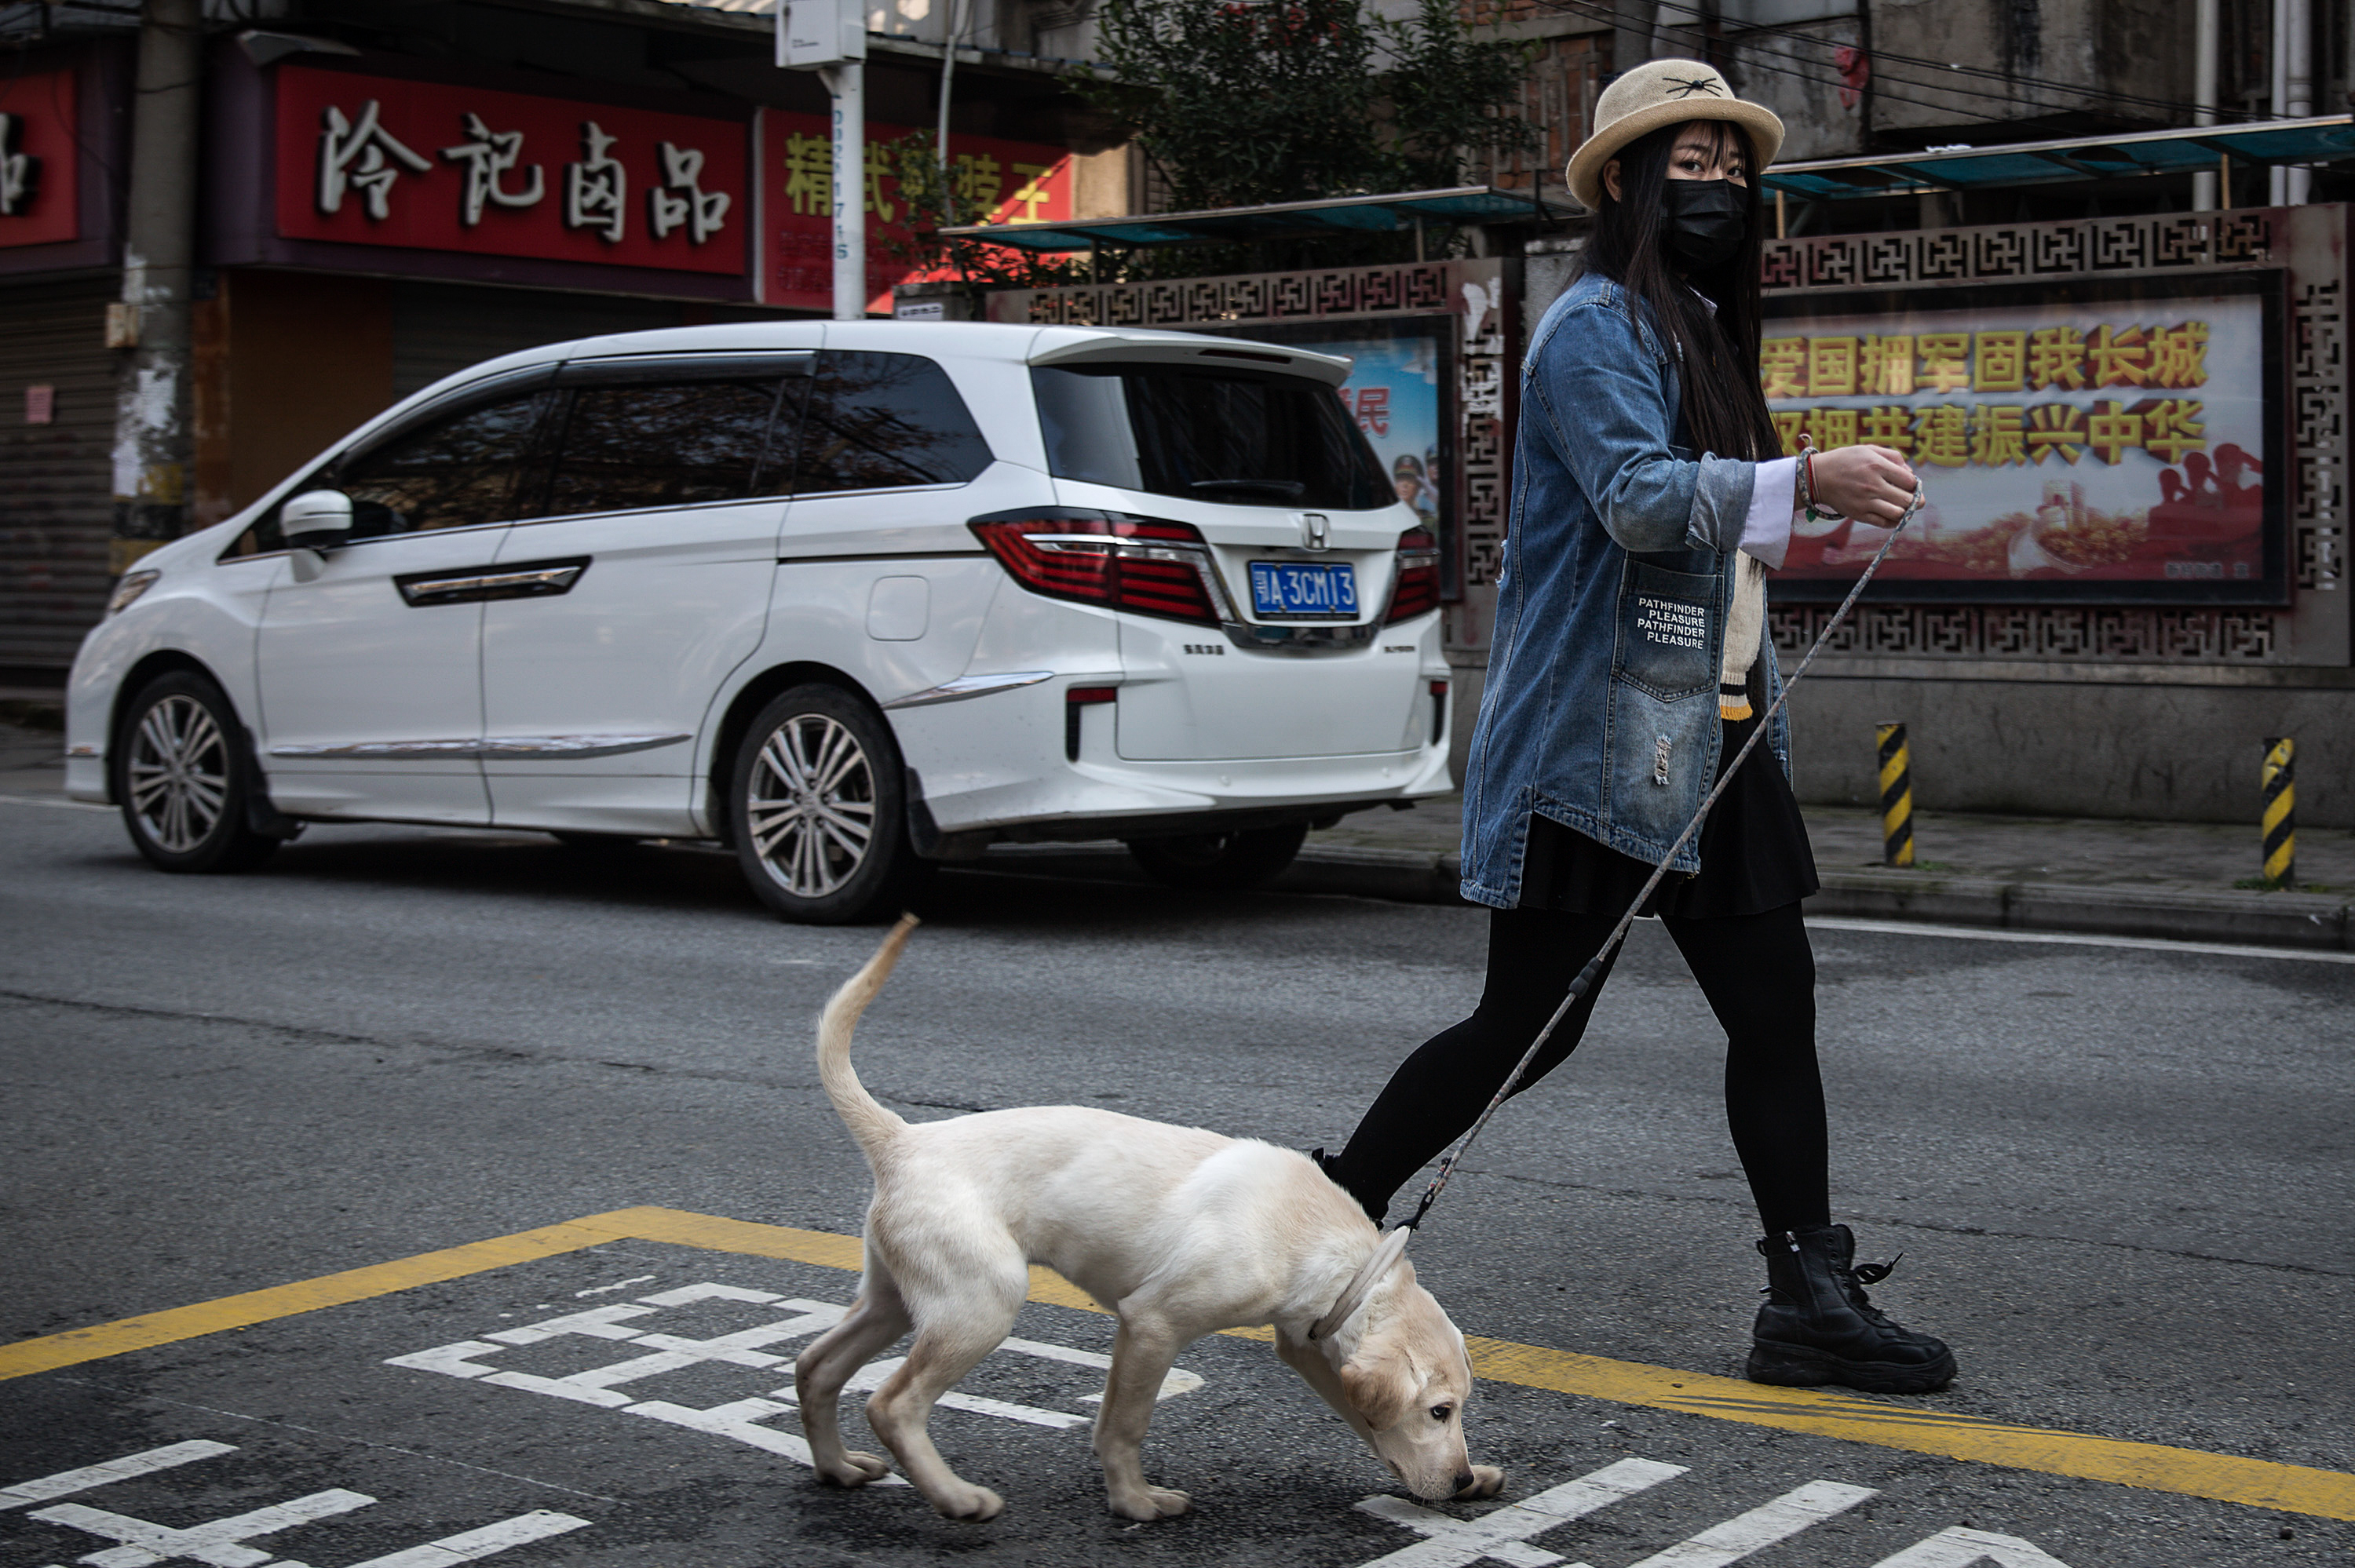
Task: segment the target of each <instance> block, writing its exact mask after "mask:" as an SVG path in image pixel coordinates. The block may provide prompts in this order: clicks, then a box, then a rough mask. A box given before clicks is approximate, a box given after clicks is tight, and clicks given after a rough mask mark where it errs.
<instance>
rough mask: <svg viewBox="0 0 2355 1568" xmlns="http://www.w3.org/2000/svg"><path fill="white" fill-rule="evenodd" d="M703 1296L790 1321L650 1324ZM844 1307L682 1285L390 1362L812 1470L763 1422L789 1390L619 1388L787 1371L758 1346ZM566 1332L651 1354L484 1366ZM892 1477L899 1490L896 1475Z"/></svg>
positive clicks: (1068, 1417) (791, 1443) (1055, 1422)
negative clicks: (725, 1398)
mask: <svg viewBox="0 0 2355 1568" xmlns="http://www.w3.org/2000/svg"><path fill="white" fill-rule="evenodd" d="M707 1301H741V1302H747V1303H751V1304H754V1305H760V1306H772V1307H783V1308H786V1309H787V1310H789V1311H792V1312H794V1314H795V1315H794V1316H793V1317H790V1318H781V1319H774V1320H773V1321H770V1322H767V1323H762V1324H758V1325H755V1326H754V1327H751V1328H749V1329H740V1330H737V1331H735V1332H734V1333H730V1334H719V1335H715V1336H713V1337H711V1338H709V1339H700V1340H695V1339H687V1338H684V1337H681V1336H679V1335H676V1334H665V1333H657V1332H653V1331H650V1326H649V1325H647V1324H646V1323H645V1322H644V1321H643V1319H646V1318H648V1317H650V1316H653V1315H655V1313H657V1312H658V1311H660V1310H661V1309H662V1308H670V1307H686V1306H692V1305H695V1304H696V1303H698V1302H707ZM848 1310H849V1308H848V1307H847V1305H845V1304H843V1303H839V1302H831V1301H808V1300H802V1299H798V1298H794V1299H787V1298H783V1297H779V1296H776V1295H773V1294H772V1293H770V1292H768V1291H764V1290H745V1289H742V1288H740V1287H736V1286H732V1285H713V1284H697V1285H686V1286H680V1287H676V1288H673V1289H670V1290H665V1291H661V1292H658V1293H656V1294H655V1295H651V1296H643V1297H640V1298H638V1299H637V1300H636V1301H634V1302H616V1303H613V1304H612V1305H609V1306H604V1307H592V1308H587V1309H585V1310H582V1311H579V1312H568V1313H565V1314H563V1315H562V1316H560V1317H556V1318H549V1319H543V1320H541V1321H539V1322H537V1323H527V1324H524V1325H522V1326H521V1327H519V1328H514V1329H502V1330H498V1331H497V1332H496V1333H493V1334H489V1335H487V1336H485V1338H483V1339H480V1340H458V1341H457V1342H455V1343H453V1344H447V1345H436V1346H433V1347H432V1349H430V1350H423V1351H412V1352H410V1354H407V1355H400V1356H392V1357H389V1358H388V1359H387V1361H386V1362H385V1364H386V1365H388V1366H396V1367H407V1368H409V1369H410V1370H412V1371H416V1372H439V1373H441V1374H442V1376H444V1377H454V1378H462V1379H465V1380H468V1381H479V1382H482V1383H488V1384H493V1385H496V1386H497V1387H500V1388H512V1389H517V1390H520V1391H521V1392H524V1393H539V1394H547V1395H549V1396H551V1397H554V1398H558V1399H568V1400H571V1401H574V1402H575V1403H578V1404H592V1405H596V1406H599V1407H601V1408H603V1409H608V1410H616V1411H619V1412H621V1413H622V1414H625V1415H643V1416H645V1417H647V1418H648V1419H650V1420H655V1421H663V1422H667V1423H669V1424H670V1425H674V1426H684V1427H687V1428H688V1429H689V1430H691V1431H697V1432H705V1433H709V1434H712V1435H714V1436H721V1437H728V1438H730V1439H733V1440H734V1441H736V1442H739V1443H745V1444H749V1445H751V1446H753V1447H755V1448H759V1449H761V1450H762V1451H763V1452H766V1453H771V1454H777V1455H781V1456H783V1457H786V1458H790V1459H794V1460H796V1461H798V1462H799V1463H802V1464H805V1465H807V1464H810V1463H812V1459H811V1456H810V1451H809V1445H808V1443H807V1442H805V1440H804V1439H803V1438H802V1437H800V1436H797V1435H795V1434H794V1433H790V1432H783V1431H779V1430H777V1429H776V1428H774V1427H771V1426H767V1425H762V1423H764V1422H765V1421H767V1420H768V1419H769V1418H770V1417H772V1416H775V1415H781V1414H785V1413H786V1412H788V1411H791V1410H793V1409H794V1407H795V1404H796V1401H795V1399H794V1390H793V1387H792V1385H790V1384H788V1385H786V1386H784V1387H783V1388H776V1389H771V1390H769V1391H767V1392H765V1393H761V1394H758V1395H756V1396H753V1397H751V1398H745V1399H738V1400H732V1401H730V1402H729V1403H727V1404H719V1405H714V1406H712V1407H710V1408H709V1409H701V1410H698V1409H696V1408H694V1407H692V1406H689V1405H683V1404H674V1403H673V1402H671V1401H669V1400H665V1399H640V1398H638V1397H637V1396H636V1395H635V1394H634V1393H622V1392H619V1391H620V1390H621V1388H622V1387H623V1385H625V1384H628V1383H636V1382H639V1381H641V1380H643V1379H645V1378H651V1377H656V1376H660V1375H661V1374H663V1373H666V1372H677V1371H680V1370H682V1369H684V1368H687V1367H690V1366H696V1365H702V1364H710V1363H720V1364H726V1365H732V1366H741V1367H746V1368H749V1369H752V1370H755V1371H767V1370H770V1369H773V1368H775V1367H777V1366H780V1365H782V1364H783V1362H784V1361H786V1360H787V1358H786V1357H784V1356H783V1355H775V1354H772V1353H770V1352H769V1351H767V1350H766V1349H764V1348H763V1347H766V1346H770V1345H774V1344H777V1343H779V1342H780V1341H783V1340H794V1339H800V1338H802V1337H804V1336H805V1335H810V1334H815V1333H818V1332H821V1331H823V1330H826V1329H830V1328H832V1327H833V1326H834V1325H835V1324H837V1323H838V1322H840V1321H841V1320H842V1318H843V1315H844V1314H845V1313H846V1312H847V1311H848ZM568 1335H572V1336H579V1337H581V1338H584V1339H590V1340H611V1341H619V1342H622V1343H626V1344H630V1345H633V1346H635V1347H637V1348H638V1349H639V1350H641V1351H645V1352H647V1353H645V1354H641V1355H636V1356H633V1357H631V1358H630V1359H629V1360H627V1361H613V1362H610V1363H608V1364H606V1365H603V1366H595V1367H588V1368H585V1369H583V1370H581V1371H579V1372H570V1373H567V1374H566V1375H564V1376H562V1377H548V1376H542V1375H540V1374H538V1373H534V1372H513V1371H508V1370H506V1369H503V1368H501V1367H499V1366H497V1365H496V1364H494V1363H492V1362H490V1361H485V1360H484V1359H482V1358H485V1357H488V1356H493V1355H496V1354H497V1353H498V1352H499V1351H501V1350H502V1349H503V1348H504V1347H506V1346H511V1345H538V1344H545V1343H547V1342H548V1341H549V1340H558V1339H561V1338H564V1337H565V1336H568ZM998 1349H999V1350H1000V1351H1010V1352H1012V1353H1014V1354H1016V1355H1025V1356H1032V1357H1035V1358H1037V1359H1039V1360H1041V1361H1057V1362H1060V1363H1063V1364H1065V1365H1069V1366H1080V1367H1087V1368H1090V1369H1092V1370H1095V1371H1104V1370H1108V1369H1109V1368H1110V1367H1111V1365H1112V1358H1111V1357H1110V1356H1107V1355H1104V1354H1103V1353H1102V1352H1100V1351H1082V1350H1080V1349H1077V1348H1076V1347H1074V1346H1071V1345H1054V1344H1048V1343H1044V1342H1042V1341H1040V1340H1020V1339H1008V1340H1004V1341H1003V1342H1002V1343H1001V1344H1000V1345H999V1347H998ZM905 1360H906V1358H905V1357H892V1358H889V1359H887V1360H883V1361H870V1362H868V1364H867V1365H866V1366H864V1367H861V1368H860V1369H859V1370H858V1372H857V1373H856V1374H855V1375H854V1376H853V1377H852V1378H851V1379H850V1381H849V1382H848V1383H846V1384H845V1385H844V1389H843V1392H844V1393H863V1392H867V1391H870V1390H873V1389H875V1388H878V1387H880V1386H881V1385H882V1383H884V1381H885V1380H886V1379H888V1378H889V1377H890V1375H891V1374H892V1373H893V1372H897V1371H898V1370H899V1369H900V1366H901V1365H902V1364H903V1362H904V1361H905ZM1201 1386H1202V1377H1201V1374H1200V1373H1199V1372H1190V1371H1188V1370H1187V1369H1186V1368H1183V1367H1173V1368H1171V1369H1170V1371H1169V1372H1168V1374H1167V1376H1165V1377H1164V1378H1163V1379H1162V1383H1161V1389H1160V1392H1159V1393H1158V1394H1157V1395H1156V1397H1157V1398H1161V1399H1167V1398H1170V1397H1173V1396H1174V1395H1177V1394H1181V1393H1192V1392H1193V1391H1194V1390H1196V1389H1199V1388H1200V1387H1201ZM1080 1398H1081V1403H1083V1404H1084V1403H1087V1402H1089V1401H1094V1402H1098V1403H1101V1402H1102V1400H1103V1394H1102V1393H1093V1394H1083V1395H1082V1396H1080ZM939 1404H941V1406H942V1407H943V1408H944V1409H949V1410H960V1411H964V1412H966V1413H968V1414H975V1415H987V1416H991V1417H994V1418H996V1419H997V1420H1000V1421H1018V1422H1021V1423H1023V1424H1025V1425H1032V1426H1046V1427H1050V1428H1054V1429H1057V1430H1062V1431H1068V1430H1070V1429H1071V1428H1073V1427H1082V1426H1090V1425H1093V1424H1094V1417H1093V1416H1092V1415H1088V1414H1078V1413H1075V1412H1072V1411H1068V1410H1049V1409H1044V1408H1042V1407H1040V1406H1038V1405H1032V1404H1014V1403H1013V1402H1011V1401H1008V1400H1002V1399H990V1398H987V1397H986V1396H984V1395H981V1394H972V1393H958V1392H956V1391H954V1390H951V1391H950V1392H949V1393H944V1394H943V1395H942V1396H941V1398H940V1400H939ZM894 1480H895V1484H896V1478H894Z"/></svg>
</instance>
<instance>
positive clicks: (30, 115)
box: [0, 70, 81, 245]
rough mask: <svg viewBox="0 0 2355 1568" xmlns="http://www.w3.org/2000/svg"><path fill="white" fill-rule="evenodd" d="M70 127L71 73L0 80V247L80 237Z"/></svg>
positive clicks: (72, 123) (62, 72) (77, 197)
mask: <svg viewBox="0 0 2355 1568" xmlns="http://www.w3.org/2000/svg"><path fill="white" fill-rule="evenodd" d="M74 127H75V121H74V73H73V72H71V71H69V70H51V71H43V72H41V73H40V74H39V75H37V76H20V77H16V78H14V79H9V80H5V81H0V245H53V244H56V243H57V242H58V241H59V240H65V239H79V238H81V209H80V197H79V193H78V192H77V191H76V190H75V189H74V185H75V180H74V174H75V159H74V141H75V134H74Z"/></svg>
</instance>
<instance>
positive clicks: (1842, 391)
mask: <svg viewBox="0 0 2355 1568" xmlns="http://www.w3.org/2000/svg"><path fill="white" fill-rule="evenodd" d="M2278 288H2279V285H2278V281H2277V280H2275V279H2274V278H2273V277H2272V276H2271V275H2269V274H2254V275H2242V276H2238V277H2215V276H2211V277H2208V278H2204V279H2197V280H2192V279H2186V280H2169V281H2167V282H2166V283H2164V284H2158V285H2142V286H2139V287H2137V286H2134V285H2115V284H2114V285H2100V284H2082V283H2081V284H2077V285H2074V286H2073V287H2072V288H2071V289H2070V290H2069V293H2070V295H2071V297H2070V298H2068V299H2066V300H2055V299H2052V298H2051V293H2052V292H2053V291H2043V294H2042V297H2038V296H2036V295H2032V294H2027V293H2025V292H2024V291H2017V290H2007V291H1987V292H1986V293H1984V294H1973V293H1960V292H1957V291H1936V292H1928V291H1923V292H1920V293H1908V294H1904V295H1902V296H1897V297H1895V298H1894V299H1890V298H1888V297H1886V296H1883V297H1880V298H1877V299H1876V300H1875V304H1876V305H1880V306H1881V308H1877V309H1870V310H1862V311H1860V310H1858V309H1857V307H1856V303H1855V296H1853V295H1849V296H1845V297H1841V298H1838V299H1828V300H1788V299H1785V300H1775V299H1773V298H1771V297H1770V299H1769V302H1768V312H1769V319H1768V321H1767V323H1766V332H1765V342H1764V346H1763V349H1762V351H1761V354H1760V359H1759V368H1760V379H1761V381H1762V383H1763V384H1764V391H1765V394H1766V406H1767V409H1768V411H1769V413H1770V415H1771V416H1772V418H1773V419H1774V429H1775V433H1776V434H1777V435H1778V436H1779V437H1780V438H1781V440H1782V443H1783V450H1784V451H1785V452H1786V453H1789V452H1796V450H1799V440H1800V437H1801V435H1802V434H1803V433H1804V434H1806V436H1808V437H1810V438H1812V440H1813V441H1814V443H1815V445H1816V446H1817V448H1818V449H1820V450H1832V449H1834V448H1838V447H1843V446H1851V445H1855V444H1857V443H1859V442H1863V443H1868V444H1870V445H1876V446H1883V447H1889V448H1892V449H1894V450H1897V451H1899V452H1902V454H1904V456H1905V458H1906V459H1907V461H1910V462H1912V463H1913V467H1914V471H1916V472H1917V473H1919V474H1920V475H1921V476H1922V480H1923V485H1924V487H1925V489H1926V491H1927V493H1928V503H1927V504H1926V505H1925V506H1924V507H1923V510H1922V512H1921V514H1919V515H1918V516H1917V517H1916V519H1915V520H1914V521H1913V523H1912V524H1909V525H1908V526H1907V528H1906V530H1905V533H1904V535H1903V536H1902V537H1901V538H1900V539H1899V540H1898V542H1897V545H1896V546H1895V548H1893V549H1892V550H1891V552H1890V556H1889V559H1888V560H1887V561H1886V562H1885V563H1884V564H1883V565H1882V566H1881V570H1880V573H1879V574H1878V576H1877V577H1875V578H1874V583H1873V588H1872V589H1871V590H1870V592H1871V594H1872V597H1875V598H1881V599H1976V600H1982V601H2005V600H2009V601H2022V600H2025V601H2036V600H2071V601H2080V602H2084V601H2100V600H2109V601H2113V602H2123V601H2137V602H2154V601H2157V602H2165V601H2169V600H2175V601H2192V602H2206V603H2217V602H2243V603H2265V602H2273V603H2278V602H2280V601H2281V600H2282V599H2283V597H2284V595H2285V582H2284V567H2283V560H2284V550H2283V541H2282V527H2283V521H2282V520H2283V516H2284V505H2283V492H2284V489H2285V485H2286V480H2287V478H2288V476H2287V474H2286V472H2285V471H2284V462H2283V458H2282V454H2281V451H2280V450H2279V440H2278V436H2279V430H2280V420H2279V418H2278V417H2277V415H2278V408H2277V399H2278V393H2277V391H2276V384H2277V377H2278V374H2279V361H2278V355H2277V348H2276V344H2277V341H2278V339H2277V331H2276V325H2275V323H2277V321H2278V317H2279V310H2278V304H2277V301H2278V298H2279V295H2278ZM1887 537H1888V535H1887V533H1886V532H1885V531H1884V530H1882V529H1880V528H1876V527H1872V526H1870V525H1868V524H1862V523H1850V522H1846V521H1838V520H1812V521H1802V522H1801V523H1800V524H1797V525H1796V527H1795V528H1794V530H1793V536H1792V541H1791V549H1790V553H1789V555H1788V556H1787V557H1786V559H1785V566H1784V569H1783V571H1782V572H1780V573H1778V574H1777V577H1776V584H1775V597H1776V598H1778V599H1785V600H1800V601H1804V600H1807V599H1838V597H1840V596H1841V595H1842V594H1844V593H1845V592H1846V591H1847V589H1848V587H1849V585H1850V584H1851V583H1853V582H1854V581H1855V580H1856V577H1857V576H1858V574H1859V572H1861V571H1862V570H1863V567H1864V565H1865V563H1866V562H1868V561H1870V559H1871V558H1872V556H1873V555H1874V554H1875V552H1877V551H1878V550H1879V549H1880V547H1881V543H1882V541H1883V540H1885V539H1886V538H1887ZM1883 585H1886V587H1884V586H1883Z"/></svg>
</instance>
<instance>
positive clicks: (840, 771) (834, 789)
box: [745, 714, 875, 898]
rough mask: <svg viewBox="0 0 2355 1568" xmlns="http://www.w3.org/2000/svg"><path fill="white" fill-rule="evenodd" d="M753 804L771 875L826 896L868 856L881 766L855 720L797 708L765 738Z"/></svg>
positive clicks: (751, 813)
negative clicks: (854, 727)
mask: <svg viewBox="0 0 2355 1568" xmlns="http://www.w3.org/2000/svg"><path fill="white" fill-rule="evenodd" d="M745 808H746V811H745V815H746V818H747V821H748V822H749V823H750V826H751V836H752V843H753V849H754V853H757V854H758V855H759V856H760V859H761V863H762V865H763V866H764V867H766V868H767V869H768V873H769V874H770V875H771V876H773V877H774V878H775V879H776V881H777V883H778V885H780V886H782V887H783V888H784V890H785V891H786V892H788V893H791V894H793V895H794V896H795V897H799V898H823V897H825V896H826V895H827V894H829V893H834V892H836V891H837V890H839V889H840V888H841V886H842V885H843V884H845V883H847V882H848V881H849V880H850V879H851V878H852V877H853V876H855V875H857V874H858V868H859V867H860V866H862V865H864V864H865V863H867V850H868V844H869V843H870V842H873V839H874V835H875V770H874V768H873V767H872V766H871V765H870V764H869V763H868V758H867V749H866V747H862V746H860V745H859V744H858V736H854V735H852V734H851V733H850V730H849V728H848V726H845V725H843V724H841V723H840V722H839V721H837V720H835V719H831V718H828V717H827V716H826V715H824V714H796V715H794V716H793V717H792V718H789V719H787V720H786V721H785V722H784V723H783V724H781V725H779V726H777V727H776V728H775V729H774V730H773V731H771V732H770V734H769V737H768V739H767V740H765V741H763V742H762V745H761V751H760V755H759V756H758V757H757V758H755V759H754V761H753V764H752V778H751V783H750V784H749V785H748V786H747V789H746V799H745Z"/></svg>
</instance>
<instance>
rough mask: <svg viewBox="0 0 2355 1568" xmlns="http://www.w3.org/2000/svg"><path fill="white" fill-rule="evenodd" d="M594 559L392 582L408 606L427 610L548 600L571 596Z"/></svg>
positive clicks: (428, 575) (471, 570)
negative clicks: (492, 601)
mask: <svg viewBox="0 0 2355 1568" xmlns="http://www.w3.org/2000/svg"><path fill="white" fill-rule="evenodd" d="M591 559H592V557H591V556H573V557H572V558H571V559H570V560H562V561H519V562H517V563H516V564H515V565H514V566H511V567H465V568H464V569H463V570H459V571H454V572H448V571H443V572H410V573H409V574H407V575H406V576H403V577H395V578H393V579H392V585H393V587H395V588H399V589H400V597H401V599H402V600H403V601H404V602H405V603H408V604H410V605H411V606H413V607H415V608H418V609H423V608H425V607H426V606H428V605H435V604H475V603H480V602H482V601H483V600H485V599H546V598H549V597H550V596H552V595H556V594H564V593H570V592H571V591H572V585H573V584H574V583H577V582H579V581H580V580H581V573H583V572H585V571H587V570H588V569H589V563H590V561H591Z"/></svg>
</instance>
